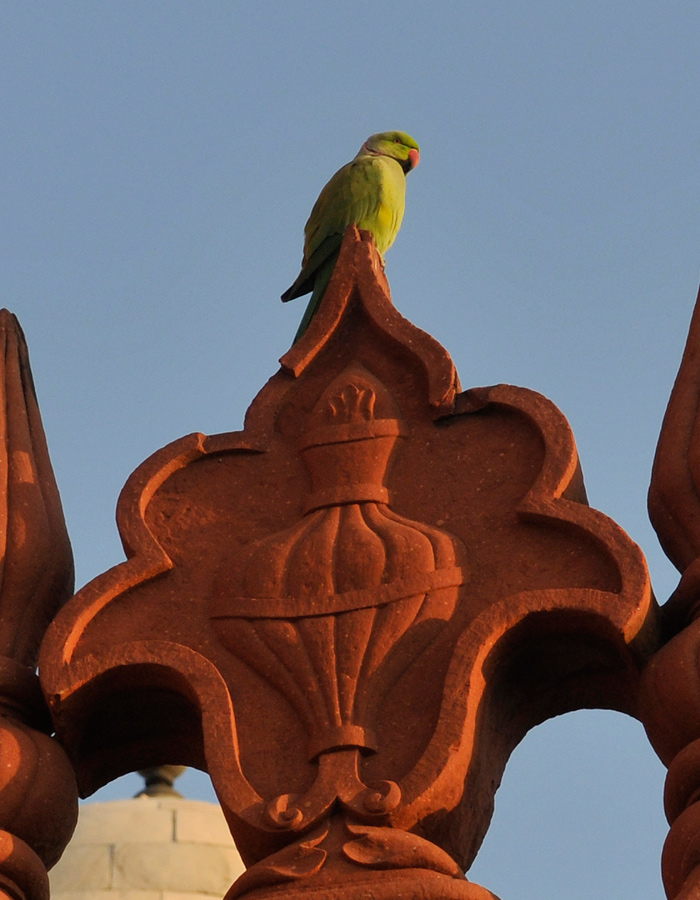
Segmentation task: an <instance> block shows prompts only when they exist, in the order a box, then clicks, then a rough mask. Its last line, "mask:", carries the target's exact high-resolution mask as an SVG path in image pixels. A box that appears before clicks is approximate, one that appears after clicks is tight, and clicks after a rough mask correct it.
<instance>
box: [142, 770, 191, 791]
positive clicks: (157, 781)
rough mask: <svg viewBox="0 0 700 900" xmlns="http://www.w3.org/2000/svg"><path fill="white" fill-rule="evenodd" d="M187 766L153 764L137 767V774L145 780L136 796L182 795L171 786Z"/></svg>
mask: <svg viewBox="0 0 700 900" xmlns="http://www.w3.org/2000/svg"><path fill="white" fill-rule="evenodd" d="M186 768H187V766H154V767H153V768H150V769H139V770H138V771H139V775H140V776H141V777H142V778H143V779H144V780H145V782H146V784H145V786H144V788H143V790H141V791H139V792H138V794H136V795H135V796H136V797H182V794H181V793H179V791H176V790H175V788H174V787H173V784H174V783H175V779H176V778H179V777H180V775H182V773H183V772H184V771H185V769H186Z"/></svg>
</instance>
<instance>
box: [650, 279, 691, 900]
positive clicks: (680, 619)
mask: <svg viewBox="0 0 700 900" xmlns="http://www.w3.org/2000/svg"><path fill="white" fill-rule="evenodd" d="M699 426H700V296H699V298H698V303H696V306H695V312H694V314H693V320H692V322H691V326H690V332H689V334H688V341H687V344H686V348H685V352H684V354H683V359H682V362H681V366H680V370H679V372H678V377H677V379H676V383H675V385H674V388H673V392H672V394H671V398H670V400H669V404H668V409H667V411H666V416H665V418H664V424H663V427H662V429H661V435H660V437H659V444H658V447H657V451H656V459H655V461H654V470H653V474H652V481H651V487H650V490H649V513H650V516H651V520H652V523H653V525H654V527H655V529H656V532H657V534H658V536H659V540H660V542H661V544H662V546H663V548H664V550H665V552H666V554H667V555H668V557H669V559H671V561H672V562H673V563H674V564H675V566H676V567H677V568H678V570H679V571H680V572H681V573H682V577H681V580H680V583H679V585H678V587H677V589H676V590H675V591H674V593H673V594H672V596H671V598H670V600H669V601H668V603H667V604H666V605H665V606H664V607H663V608H662V613H663V622H664V637H665V638H666V640H667V641H668V642H667V643H666V644H665V646H664V647H662V648H661V649H660V650H659V651H658V653H656V654H655V655H654V656H653V658H652V659H651V661H650V663H649V664H648V666H647V667H646V669H645V671H644V676H643V682H642V688H643V689H642V692H641V696H640V714H641V718H642V720H643V722H644V725H645V727H646V729H647V733H648V735H649V738H650V740H651V742H652V744H653V746H654V748H655V750H656V752H657V753H658V754H659V757H660V758H661V760H662V761H663V762H664V763H665V764H666V765H667V766H668V767H669V771H668V776H667V779H666V789H665V798H664V801H665V807H666V815H667V818H668V821H669V823H670V825H671V830H670V831H669V835H668V838H667V840H666V844H665V846H664V852H663V857H662V873H663V879H664V886H665V888H666V893H667V895H668V897H669V900H694V898H696V897H698V896H700V865H699V864H700V802H698V799H699V797H700V619H699V618H698V613H699V612H700V456H699V455H698V451H699V450H700V428H699Z"/></svg>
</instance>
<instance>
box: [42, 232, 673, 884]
mask: <svg viewBox="0 0 700 900" xmlns="http://www.w3.org/2000/svg"><path fill="white" fill-rule="evenodd" d="M281 363H282V369H281V370H280V372H278V373H277V374H276V375H275V376H274V377H273V378H271V379H270V381H269V382H268V384H267V385H266V386H265V387H264V388H263V390H262V391H261V392H260V394H259V395H258V397H257V398H256V399H255V401H254V402H253V404H252V405H251V407H250V409H249V411H248V414H247V417H246V425H245V430H244V431H242V432H236V433H231V434H222V435H215V436H213V437H205V436H203V435H190V436H188V437H185V438H183V439H181V440H180V441H176V442H175V443H173V444H171V445H169V446H168V447H165V448H164V449H163V450H161V451H159V452H158V453H156V454H155V455H154V456H153V457H151V459H149V460H147V461H146V462H145V463H144V464H143V465H142V466H141V467H140V468H139V469H138V470H137V471H136V472H135V473H134V475H133V476H132V478H131V479H130V480H129V482H128V483H127V485H126V486H125V488H124V491H123V493H122V496H121V498H120V503H119V509H118V522H119V527H120V532H121V535H122V539H123V542H124V546H125V548H126V551H127V556H128V559H127V561H126V562H125V563H123V564H121V565H119V566H116V567H115V568H113V569H111V570H110V571H108V572H106V573H105V574H104V575H102V576H100V577H99V578H97V579H96V580H95V581H93V582H92V583H91V584H89V585H87V586H86V587H85V588H84V589H83V590H82V591H81V592H80V593H79V594H78V595H76V597H75V598H74V599H73V600H72V601H71V602H70V603H69V604H68V605H67V606H66V607H65V609H64V610H63V611H62V612H61V613H60V614H59V616H58V617H57V618H56V620H55V621H54V623H53V625H52V627H51V630H50V632H49V634H48V635H47V639H46V641H45V643H44V648H43V651H42V657H41V674H42V680H43V686H44V690H45V693H46V696H47V699H48V700H49V702H50V704H51V708H52V713H53V716H54V721H55V723H56V728H57V730H58V732H59V734H60V735H61V738H62V740H63V741H64V742H65V744H66V746H67V747H68V749H69V752H70V755H71V759H72V760H73V762H74V765H75V767H76V771H77V774H78V778H79V783H80V785H81V788H82V790H83V792H84V793H90V792H91V791H92V790H94V789H95V788H96V787H98V786H99V785H101V784H102V783H104V782H105V781H106V780H108V779H110V778H112V777H115V776H116V775H118V774H121V773H122V772H124V771H127V770H129V769H134V768H143V767H146V766H150V765H155V764H157V763H159V762H162V761H163V760H164V759H167V760H171V761H173V762H178V763H183V764H184V763H189V764H194V765H199V766H200V767H204V768H206V769H207V770H208V771H209V773H210V774H211V776H212V779H213V781H214V784H215V786H216V789H217V794H218V796H219V797H220V799H221V802H222V806H223V809H224V814H225V816H226V819H227V821H228V823H229V826H230V828H231V831H232V832H233V834H234V836H235V838H236V842H237V844H238V846H239V849H240V851H241V854H242V856H243V858H244V859H245V860H246V862H247V863H248V864H249V865H250V868H249V870H248V871H247V872H246V873H245V874H244V875H242V876H241V878H240V879H239V880H238V882H237V883H236V885H234V887H233V888H232V890H231V892H230V895H229V900H232V898H234V897H236V896H242V895H244V894H247V893H248V892H251V891H255V892H256V898H259V900H263V898H265V897H268V896H269V895H270V894H271V893H272V894H275V895H279V894H280V893H281V894H283V895H284V896H289V897H290V898H291V897H292V896H294V897H297V896H301V895H304V894H314V896H315V898H317V900H333V898H336V897H337V898H338V900H340V898H343V900H348V898H355V900H360V898H365V897H371V898H372V900H381V898H383V897H386V898H387V900H388V898H398V897H401V896H404V895H405V894H406V895H407V896H412V897H418V896H421V897H423V898H428V897H434V898H438V897H440V898H441V900H449V898H452V900H458V898H459V900H486V898H489V897H492V895H491V894H490V892H488V891H487V890H486V889H484V888H481V887H479V886H478V885H474V884H471V883H469V882H468V881H466V880H465V879H464V877H463V875H462V872H463V871H464V869H465V868H466V867H467V866H468V865H469V864H470V862H471V860H472V859H473V857H474V854H475V852H476V850H477V848H478V846H479V844H480V842H481V839H482V837H483V834H484V832H485V830H486V827H487V825H488V822H489V819H490V816H491V811H492V806H493V795H494V791H495V788H496V786H497V785H498V783H499V781H500V778H501V774H502V771H503V767H504V765H505V762H506V760H507V758H508V756H509V754H510V752H511V750H512V749H513V747H514V746H515V745H516V744H517V742H518V741H519V740H520V739H521V738H522V737H523V735H524V734H525V733H526V732H527V730H528V729H529V728H531V727H533V726H534V725H536V724H538V723H539V722H541V721H542V720H543V719H545V718H547V717H549V716H552V715H556V714H558V713H561V712H564V711H566V710H570V709H575V708H579V707H582V706H605V707H613V708H617V709H621V710H624V711H627V712H634V711H635V710H636V701H637V686H638V672H639V667H640V666H641V665H642V664H643V662H644V661H645V660H646V658H647V656H648V655H649V653H650V652H651V650H652V649H653V648H654V647H655V640H656V633H655V604H654V601H653V598H652V595H651V589H650V585H649V579H648V575H647V571H646V566H645V563H644V559H643V557H642V555H641V552H640V551H639V548H638V547H636V545H635V544H634V543H633V542H632V541H631V540H630V539H629V538H628V537H627V536H626V535H625V534H624V532H623V531H622V530H621V529H620V528H618V526H616V525H615V524H614V523H613V522H612V521H611V520H609V519H608V518H607V517H605V516H604V515H602V514H601V513H599V512H597V511H595V510H592V509H590V507H589V506H588V505H587V502H586V496H585V491H584V487H583V479H582V476H581V472H580V468H579V465H578V458H577V455H576V449H575V445H574V441H573V436H572V435H571V432H570V429H569V427H568V425H567V423H566V421H565V419H564V418H563V416H562V415H561V414H560V413H559V411H558V410H557V409H556V408H555V407H554V406H553V405H552V404H551V403H549V402H548V401H547V400H546V399H545V398H543V397H541V396H540V395H538V394H536V393H534V392H532V391H527V390H524V389H522V388H516V387H512V386H508V385H498V386H495V387H489V388H480V389H473V390H469V391H465V392H462V391H461V390H460V386H459V382H458V379H457V375H456V373H455V370H454V366H453V365H452V362H451V360H450V358H449V356H448V354H447V353H446V352H445V350H444V349H443V348H442V347H440V345H439V344H437V343H436V342H435V341H434V340H433V339H432V338H431V337H430V336H429V335H427V334H425V333H424V332H421V331H420V330H418V329H417V328H415V327H414V326H412V325H411V324H410V323H409V322H407V321H406V320H405V319H403V318H402V317H401V316H400V315H399V314H398V313H397V311H396V310H395V309H394V307H393V305H392V303H391V299H390V296H389V292H388V286H387V284H386V280H385V278H384V275H383V271H382V268H381V261H380V259H379V257H378V255H377V253H376V251H375V250H374V247H373V246H372V244H371V242H370V241H368V240H367V236H363V235H359V234H358V233H357V232H356V231H355V230H354V229H350V230H349V232H348V234H347V235H346V237H345V240H344V243H343V247H342V249H341V254H340V258H339V260H338V264H337V266H336V270H335V273H334V275H333V278H332V280H331V282H330V285H329V287H328V290H327V292H326V295H325V297H324V301H323V304H322V306H321V308H320V310H319V311H318V313H317V314H316V315H315V316H314V318H313V320H312V322H311V324H310V327H309V329H308V330H307V332H306V333H305V335H304V336H303V338H302V339H301V340H300V341H298V342H297V343H296V344H295V345H294V347H293V348H292V349H291V350H290V351H289V353H287V354H286V355H285V356H284V357H283V359H282V360H281ZM143 865H144V867H145V866H146V860H145V859H144V861H143ZM125 871H126V870H125ZM182 878H183V879H184V878H186V874H185V873H184V872H183V873H182ZM175 889H176V886H175V885H173V890H175ZM179 890H186V885H185V884H184V883H182V882H181V883H180V884H179Z"/></svg>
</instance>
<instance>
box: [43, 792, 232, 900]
mask: <svg viewBox="0 0 700 900" xmlns="http://www.w3.org/2000/svg"><path fill="white" fill-rule="evenodd" d="M242 871H243V863H242V862H241V859H240V855H239V854H238V851H237V850H236V849H235V847H234V844H233V840H232V838H231V835H230V833H229V831H228V828H227V827H226V824H225V821H224V819H223V815H222V813H221V809H220V808H219V807H218V806H216V805H215V804H213V803H202V802H198V801H195V800H186V799H183V798H178V797H167V796H165V797H147V796H141V797H137V798H135V799H131V800H118V801H112V802H108V803H88V804H84V805H83V806H82V807H81V814H80V818H79V820H78V827H77V828H76V830H75V834H74V836H73V840H72V841H71V843H70V844H69V845H68V847H67V849H66V851H65V853H64V855H63V857H62V859H61V860H60V862H59V863H58V865H57V866H56V867H55V868H54V869H52V871H51V873H50V882H51V896H52V898H53V900H100V897H101V896H105V898H106V892H109V896H110V897H112V896H113V895H114V896H116V898H117V900H119V898H121V900H163V898H164V896H165V894H179V893H182V892H185V893H186V896H187V898H188V900H202V898H203V897H221V896H223V894H224V893H225V892H226V890H227V888H228V887H229V885H230V884H231V882H232V881H233V880H234V879H235V878H236V877H237V876H238V875H240V874H241V872H242Z"/></svg>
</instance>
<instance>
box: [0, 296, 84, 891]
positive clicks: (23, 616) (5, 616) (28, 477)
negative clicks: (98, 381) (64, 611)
mask: <svg viewBox="0 0 700 900" xmlns="http://www.w3.org/2000/svg"><path fill="white" fill-rule="evenodd" d="M72 592H73V557H72V554H71V549H70V544H69V542H68V535H67V532H66V527H65V523H64V520H63V511H62V509H61V502H60V499H59V496H58V490H57V488H56V483H55V480H54V477H53V471H52V469H51V464H50V462H49V456H48V451H47V448H46V439H45V437H44V431H43V427H42V424H41V418H40V415H39V409H38V406H37V402H36V396H35V394H34V386H33V382H32V376H31V371H30V368H29V357H28V354H27V347H26V343H25V341H24V335H23V334H22V330H21V328H20V327H19V324H18V322H17V320H16V319H15V317H14V316H13V315H12V314H11V313H9V312H8V311H7V310H2V311H0V895H2V896H5V897H9V898H12V900H48V896H49V884H48V877H47V874H46V870H47V869H48V868H50V867H51V866H52V865H53V864H54V863H55V862H56V861H57V860H58V858H59V857H60V855H61V853H62V851H63V849H64V847H65V846H66V844H67V843H68V840H69V839H70V836H71V834H72V833H73V829H74V828H75V823H76V819H77V814H78V795H77V788H76V784H75V778H74V775H73V770H72V768H71V766H70V763H69V762H68V759H67V757H66V754H65V753H64V751H63V749H62V748H61V746H60V744H59V743H58V742H57V741H55V740H54V739H53V738H51V737H49V735H50V734H51V732H52V730H53V729H52V725H51V720H50V718H49V716H48V713H47V710H46V707H45V705H44V702H43V698H42V695H41V691H40V689H39V681H38V678H37V675H36V658H37V653H38V648H39V642H40V641H41V638H42V636H43V634H44V631H45V629H46V626H47V625H48V623H49V621H50V620H51V617H52V616H53V614H54V613H55V612H56V610H57V609H58V608H59V606H60V605H61V604H62V603H64V602H65V601H66V600H67V599H68V598H69V597H70V596H71V594H72Z"/></svg>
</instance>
